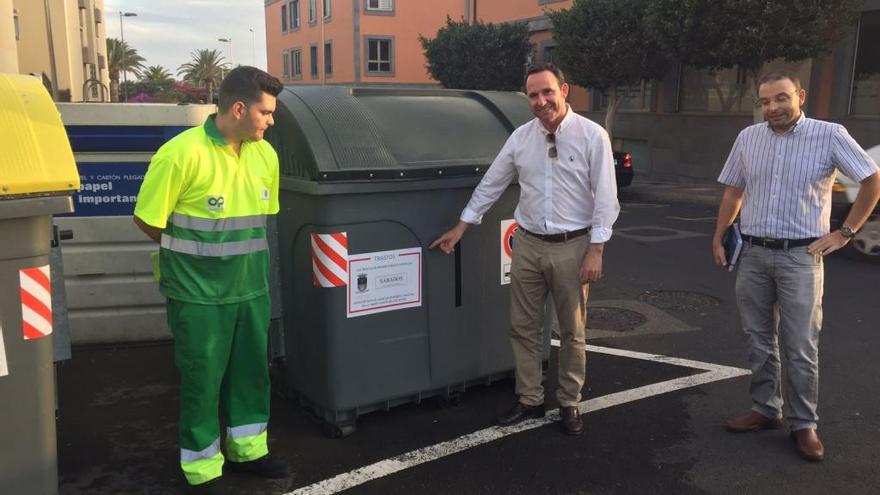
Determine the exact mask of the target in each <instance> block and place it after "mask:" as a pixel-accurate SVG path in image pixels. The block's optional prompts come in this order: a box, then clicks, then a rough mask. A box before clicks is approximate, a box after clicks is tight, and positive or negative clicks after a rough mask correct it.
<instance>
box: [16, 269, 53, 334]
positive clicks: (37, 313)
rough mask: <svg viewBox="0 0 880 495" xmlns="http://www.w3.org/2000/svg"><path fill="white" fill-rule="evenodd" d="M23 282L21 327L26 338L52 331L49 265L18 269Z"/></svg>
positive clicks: (20, 279)
mask: <svg viewBox="0 0 880 495" xmlns="http://www.w3.org/2000/svg"><path fill="white" fill-rule="evenodd" d="M18 278H19V281H20V283H21V329H22V333H24V340H31V339H39V338H42V337H45V336H47V335H49V334H51V333H52V283H51V282H50V278H49V265H45V266H39V267H36V268H24V269H22V270H19V271H18Z"/></svg>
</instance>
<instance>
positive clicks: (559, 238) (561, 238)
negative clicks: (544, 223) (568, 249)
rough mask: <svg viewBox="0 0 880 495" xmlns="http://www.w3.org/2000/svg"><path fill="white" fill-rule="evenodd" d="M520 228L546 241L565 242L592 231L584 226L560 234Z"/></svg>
mask: <svg viewBox="0 0 880 495" xmlns="http://www.w3.org/2000/svg"><path fill="white" fill-rule="evenodd" d="M519 230H521V231H523V232H525V233H526V234H528V235H530V236H532V237H534V238H535V239H541V240H542V241H544V242H565V241H567V240H569V239H574V238H575V237H580V236H582V235H586V234H587V232H589V231H590V228H589V227H584V228H582V229H578V230H572V231H570V232H562V233H559V234H535V233H534V232H529V231H528V230H526V229H524V228H522V227H520V228H519Z"/></svg>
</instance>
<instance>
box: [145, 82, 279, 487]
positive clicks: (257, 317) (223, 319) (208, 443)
mask: <svg viewBox="0 0 880 495" xmlns="http://www.w3.org/2000/svg"><path fill="white" fill-rule="evenodd" d="M281 90H282V85H281V82H280V81H278V79H277V78H275V77H273V76H271V75H269V74H267V73H265V72H263V71H261V70H259V69H256V68H254V67H238V68H236V69H234V70H232V71H231V72H230V73H229V75H227V77H226V78H225V79H224V80H223V82H222V83H221V84H220V99H219V113H217V114H214V115H211V116H210V117H208V119H207V120H206V121H205V123H204V125H202V126H200V127H196V128H193V129H189V130H187V131H185V132H183V133H181V134H180V135H178V136H177V137H175V138H174V139H172V140H170V141H169V142H168V143H166V144H165V145H164V146H162V147H161V148H160V149H159V151H158V152H157V153H156V155H155V156H154V157H153V159H152V161H151V162H150V167H149V169H148V170H147V174H146V176H145V177H144V183H143V185H142V186H141V190H140V194H139V195H138V201H137V206H136V208H135V212H134V214H135V218H134V221H135V223H136V224H137V225H138V227H140V228H141V230H143V231H144V232H145V233H146V234H147V235H148V236H149V237H150V238H151V239H153V240H154V241H156V242H158V243H159V244H160V251H159V266H160V282H159V287H160V290H161V292H162V294H163V295H164V296H165V297H166V298H167V299H168V306H167V311H168V325H169V327H170V328H171V332H172V334H173V335H174V352H175V362H176V364H177V368H178V369H179V370H180V465H181V468H182V469H183V474H184V476H185V477H186V480H187V482H188V483H189V484H190V485H192V487H191V488H192V490H193V491H196V492H201V493H215V492H216V491H217V490H219V489H220V487H219V481H220V476H221V475H222V474H223V469H224V460H225V461H226V463H225V467H226V468H228V469H230V470H234V471H239V472H245V473H250V474H255V475H258V476H262V477H267V478H281V477H286V476H288V470H287V468H286V466H284V465H283V464H280V463H278V462H277V461H274V460H272V459H270V457H269V455H268V454H269V450H268V447H267V433H266V432H267V424H268V421H269V370H268V363H267V345H268V342H267V339H268V328H269V317H270V311H269V289H268V270H269V250H268V249H269V248H268V242H267V239H266V217H267V215H271V214H275V213H277V212H278V156H277V154H276V153H275V150H274V149H272V146H271V145H269V143H267V142H266V141H263V132H264V131H265V130H266V129H267V128H268V127H270V126H271V125H272V124H273V120H272V113H273V112H274V111H275V103H276V102H275V98H276V96H277V95H278V94H279V93H280V92H281ZM218 410H219V411H220V414H221V415H222V416H223V420H224V423H225V424H226V425H227V428H226V434H225V437H226V440H225V449H223V450H225V457H224V454H223V452H221V442H220V439H221V434H220V421H219V418H218V415H217V412H218Z"/></svg>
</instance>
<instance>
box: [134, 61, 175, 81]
mask: <svg viewBox="0 0 880 495" xmlns="http://www.w3.org/2000/svg"><path fill="white" fill-rule="evenodd" d="M141 81H146V82H154V83H157V84H163V83H168V84H170V83H173V82H174V76H173V75H172V74H171V73H170V72H168V69H166V68H165V67H162V66H161V65H151V66H149V67H147V68H145V69H144V70H143V71H141Z"/></svg>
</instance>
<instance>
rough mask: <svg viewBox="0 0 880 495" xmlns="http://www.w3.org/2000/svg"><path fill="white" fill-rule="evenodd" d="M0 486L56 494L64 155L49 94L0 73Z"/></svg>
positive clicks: (69, 160)
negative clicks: (52, 259) (54, 269)
mask: <svg viewBox="0 0 880 495" xmlns="http://www.w3.org/2000/svg"><path fill="white" fill-rule="evenodd" d="M0 149H2V150H3V157H2V159H0V239H2V242H0V295H2V297H0V439H2V441H3V448H0V493H3V494H7V493H8V494H19V493H20V494H29V495H30V494H35V495H37V494H47V493H48V494H52V493H57V492H58V467H57V466H58V461H57V451H56V433H55V373H54V364H53V356H52V341H53V339H52V301H51V296H50V294H51V282H50V280H51V279H52V277H51V271H50V269H49V252H50V249H51V244H52V235H51V233H52V215H53V214H55V213H65V212H69V211H72V209H73V202H72V201H71V197H70V194H71V193H72V192H73V191H74V190H75V189H77V188H78V187H79V177H78V175H77V173H76V165H75V164H74V161H73V153H72V152H71V150H70V144H69V143H68V141H67V136H66V135H65V134H64V127H63V126H62V124H61V119H60V118H59V117H58V111H57V110H56V109H55V106H54V104H53V103H52V100H51V98H50V97H49V94H48V93H47V92H46V90H45V88H43V86H42V85H41V84H40V82H39V81H38V80H36V79H34V78H32V77H28V76H17V75H7V74H0Z"/></svg>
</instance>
